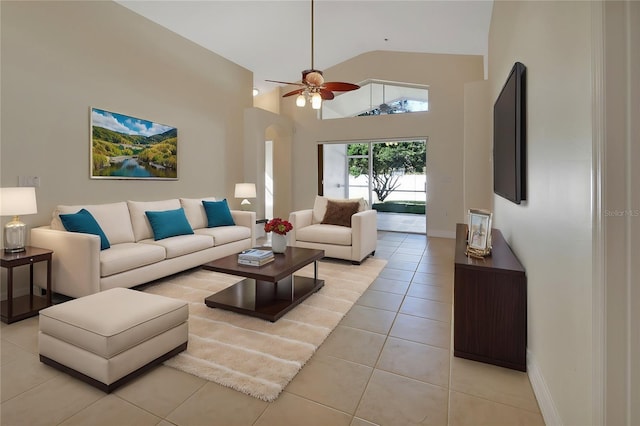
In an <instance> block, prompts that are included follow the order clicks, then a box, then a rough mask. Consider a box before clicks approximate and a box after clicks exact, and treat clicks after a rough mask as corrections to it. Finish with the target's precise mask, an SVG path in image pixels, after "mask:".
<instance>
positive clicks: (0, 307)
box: [0, 246, 53, 324]
mask: <svg viewBox="0 0 640 426" xmlns="http://www.w3.org/2000/svg"><path fill="white" fill-rule="evenodd" d="M0 250H1V249H0ZM52 254H53V251H51V250H47V249H43V248H38V247H30V246H27V247H25V251H23V252H19V253H5V252H4V250H2V252H1V253H0V266H1V267H3V268H7V300H3V301H2V302H1V303H0V319H2V322H5V323H7V324H11V323H12V322H16V321H20V320H23V319H25V318H29V317H33V316H36V315H38V312H39V311H40V309H44V308H46V307H48V306H51V257H52ZM44 261H46V262H47V294H46V297H42V296H38V295H35V294H33V264H34V263H38V262H44ZM23 265H29V295H28V296H19V297H16V298H14V297H13V268H15V267H17V266H23Z"/></svg>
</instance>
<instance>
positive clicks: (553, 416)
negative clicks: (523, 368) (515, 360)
mask: <svg viewBox="0 0 640 426" xmlns="http://www.w3.org/2000/svg"><path fill="white" fill-rule="evenodd" d="M527 371H528V374H529V381H530V382H531V387H532V388H533V393H534V394H535V396H536V399H537V400H538V406H540V412H541V413H542V418H543V419H544V424H545V425H547V426H562V424H563V423H562V419H561V418H560V413H558V409H557V408H556V404H555V403H554V402H553V398H552V397H551V392H550V391H549V388H548V387H547V383H546V382H545V380H544V376H543V375H542V370H540V367H539V366H538V364H537V363H536V361H535V359H534V357H533V354H532V353H531V352H530V351H529V350H527Z"/></svg>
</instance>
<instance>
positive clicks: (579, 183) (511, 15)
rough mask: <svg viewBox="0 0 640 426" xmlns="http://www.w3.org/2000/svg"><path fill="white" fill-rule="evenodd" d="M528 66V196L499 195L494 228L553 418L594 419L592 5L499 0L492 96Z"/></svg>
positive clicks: (492, 43)
mask: <svg viewBox="0 0 640 426" xmlns="http://www.w3.org/2000/svg"><path fill="white" fill-rule="evenodd" d="M515 61H520V62H522V63H524V64H525V65H526V66H527V97H528V99H527V109H528V113H527V120H528V124H527V156H528V159H527V168H528V173H527V179H528V188H527V192H528V193H527V201H526V202H524V203H523V204H522V205H519V206H518V205H516V204H513V203H511V202H509V201H506V200H505V199H503V198H501V197H498V196H494V212H495V227H496V228H500V229H502V231H503V234H504V235H505V237H506V239H507V241H508V242H509V244H510V245H511V247H512V248H513V250H514V251H515V253H516V255H517V256H518V257H519V258H520V260H521V261H522V263H523V264H524V266H525V268H526V270H527V278H528V349H529V357H528V362H529V365H530V370H529V371H530V376H531V375H532V374H533V376H535V377H533V378H532V382H533V384H534V389H535V390H536V394H537V395H542V394H544V392H548V393H549V394H550V397H551V403H550V404H549V405H545V403H546V402H549V401H542V403H541V405H542V407H541V408H542V410H543V414H544V415H545V420H546V421H547V422H549V424H554V423H555V422H556V421H559V422H561V423H562V424H567V425H588V424H592V411H591V408H590V407H591V406H592V392H593V383H592V319H593V318H592V276H591V270H592V225H591V166H592V130H591V126H592V121H591V102H592V80H591V65H592V64H591V5H590V3H589V2H586V1H585V2H582V1H577V2H562V1H558V2H538V1H531V2H527V1H498V2H494V8H493V16H492V20H491V30H490V35H489V82H490V86H491V100H492V102H493V100H495V98H496V96H497V95H498V93H499V91H500V89H501V88H502V85H503V84H504V81H505V80H506V77H507V75H508V73H509V71H510V69H511V67H512V66H513V63H514V62H515Z"/></svg>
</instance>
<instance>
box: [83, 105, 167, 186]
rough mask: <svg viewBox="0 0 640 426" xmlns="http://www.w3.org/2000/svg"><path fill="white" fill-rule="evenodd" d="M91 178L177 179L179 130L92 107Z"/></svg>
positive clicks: (90, 139)
mask: <svg viewBox="0 0 640 426" xmlns="http://www.w3.org/2000/svg"><path fill="white" fill-rule="evenodd" d="M89 121H90V129H89V130H90V137H89V141H90V147H89V151H90V153H91V154H90V162H89V173H90V177H91V179H139V180H178V129H177V128H175V127H172V126H168V125H166V124H160V123H156V122H153V121H150V120H145V119H142V118H136V117H132V116H129V115H125V114H120V113H117V112H112V111H107V110H104V109H99V108H93V107H91V108H90V120H89Z"/></svg>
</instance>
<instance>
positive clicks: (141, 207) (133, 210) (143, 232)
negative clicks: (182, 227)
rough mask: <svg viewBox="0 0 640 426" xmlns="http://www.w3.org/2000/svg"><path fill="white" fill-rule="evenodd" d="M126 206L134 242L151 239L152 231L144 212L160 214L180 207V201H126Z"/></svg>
mask: <svg viewBox="0 0 640 426" xmlns="http://www.w3.org/2000/svg"><path fill="white" fill-rule="evenodd" d="M127 205H128V206H129V215H130V217H131V218H130V219H129V220H130V221H131V225H132V226H133V235H134V237H135V240H136V242H138V241H140V240H146V239H147V238H153V229H151V225H150V224H149V220H148V219H147V215H146V214H144V212H146V211H152V212H162V211H166V210H176V209H179V208H180V207H182V206H181V205H180V200H178V199H177V198H173V199H171V200H162V201H127Z"/></svg>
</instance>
